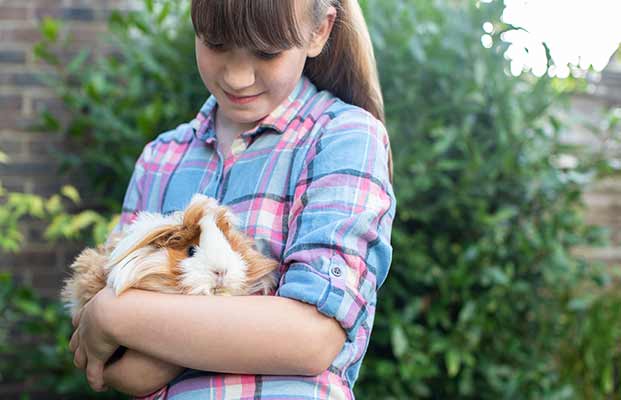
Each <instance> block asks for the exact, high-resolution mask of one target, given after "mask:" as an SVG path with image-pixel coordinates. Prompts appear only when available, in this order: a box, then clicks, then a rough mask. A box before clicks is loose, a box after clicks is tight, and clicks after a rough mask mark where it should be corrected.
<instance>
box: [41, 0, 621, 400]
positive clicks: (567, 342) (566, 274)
mask: <svg viewBox="0 0 621 400" xmlns="http://www.w3.org/2000/svg"><path fill="white" fill-rule="evenodd" d="M360 3H361V4H362V5H363V8H364V9H365V13H366V15H367V19H368V22H369V26H370V30H371V35H372V38H373V40H374V44H375V47H376V57H377V60H378V65H379V70H380V76H381V81H382V87H383V92H384V95H385V103H386V114H387V121H388V122H387V127H388V131H389V134H390V137H391V142H392V148H393V154H394V160H395V174H394V176H395V181H394V187H395V192H396V195H397V202H398V205H397V218H396V220H395V226H394V231H393V236H392V243H393V248H394V257H393V264H392V267H391V272H390V274H389V277H388V279H387V281H386V283H385V285H384V286H383V287H382V288H381V290H380V293H379V299H378V308H377V314H376V319H375V325H374V328H373V336H372V340H371V345H370V347H369V349H368V352H367V355H366V358H365V362H364V363H363V366H362V370H361V376H360V379H359V381H358V383H357V386H356V388H355V389H356V394H357V397H358V398H361V399H391V398H392V399H413V398H439V399H460V398H461V399H543V398H545V399H573V398H585V399H604V398H608V397H610V396H613V395H614V393H617V394H618V393H619V392H618V390H619V388H618V385H619V369H618V367H616V365H618V364H619V349H618V343H619V338H621V334H620V332H619V329H616V328H615V329H612V328H611V327H620V326H621V315H620V313H619V312H618V307H616V306H615V305H616V304H619V303H620V300H619V299H618V296H616V297H615V296H612V295H610V293H611V292H613V291H612V290H611V289H610V288H607V289H606V291H604V290H600V287H604V286H606V285H609V282H608V280H607V275H606V274H604V273H603V272H602V271H600V269H599V268H598V267H597V266H596V265H594V264H591V263H587V262H586V261H584V260H581V259H579V258H577V257H576V256H574V255H572V253H571V252H570V250H571V249H572V248H573V247H574V246H577V245H583V244H593V243H597V242H601V241H602V232H601V231H600V230H598V229H596V228H593V227H589V226H586V225H585V224H584V222H583V221H582V218H581V210H582V204H581V200H580V198H581V194H582V191H583V190H584V185H585V184H586V183H587V182H588V181H589V178H590V177H591V176H592V174H591V171H589V170H587V169H580V168H578V169H576V170H564V169H562V168H560V167H559V166H558V165H557V164H556V162H555V160H556V159H557V157H558V156H559V155H561V154H565V153H567V152H570V151H572V149H571V148H569V147H568V146H564V145H562V144H561V143H560V137H561V135H562V133H563V132H564V130H565V129H566V127H565V126H564V125H563V123H562V122H561V121H560V120H559V119H557V118H556V117H555V116H554V112H553V111H552V109H551V106H552V104H556V103H558V102H559V101H561V100H562V99H561V98H560V97H559V95H558V93H557V92H555V91H554V90H553V85H551V82H550V80H549V79H547V78H545V77H544V78H539V79H536V78H534V77H532V76H529V75H523V76H521V77H512V76H511V75H510V73H509V72H508V65H507V60H505V58H504V56H503V54H504V50H505V45H503V43H502V42H501V41H500V34H501V32H502V31H503V30H505V29H510V28H511V27H507V26H504V25H503V24H502V23H501V22H500V13H501V11H502V4H500V3H499V2H491V3H490V2H476V3H475V2H468V3H467V4H463V3H465V2H454V1H449V0H436V1H433V2H430V1H427V0H366V1H361V2H360ZM486 21H490V22H492V23H493V24H494V27H495V31H494V33H493V34H492V36H493V41H494V44H493V46H492V47H491V48H489V49H487V48H484V47H483V46H482V45H481V35H482V34H483V33H484V32H483V30H482V24H483V23H484V22H486ZM56 24H57V23H55V22H53V21H47V22H46V25H45V26H44V30H47V34H46V37H45V40H44V42H43V44H42V45H41V46H39V47H38V49H37V52H38V53H39V55H40V56H42V57H43V58H44V59H46V60H48V61H49V62H50V63H51V64H52V65H55V66H56V67H57V71H58V75H57V76H56V78H55V79H51V80H50V85H51V86H52V87H53V88H55V89H56V90H57V93H58V94H59V96H60V98H62V99H63V101H64V102H65V104H66V106H67V108H68V109H69V110H70V111H71V118H70V120H69V121H68V123H67V124H63V123H62V122H60V120H59V119H57V118H56V117H55V116H53V115H51V114H46V115H44V119H45V120H46V121H47V125H48V127H49V128H50V129H55V130H58V131H60V132H61V133H64V134H67V135H69V136H70V137H71V138H72V140H74V141H75V143H77V144H78V148H79V149H80V151H79V153H74V154H71V153H70V154H66V156H65V161H66V165H70V166H73V167H77V168H79V169H83V170H86V171H87V172H88V174H89V176H90V177H91V178H92V182H93V188H92V190H93V191H96V192H97V193H101V194H102V195H103V194H105V195H104V198H105V202H104V203H105V204H106V205H108V206H109V209H110V210H111V211H115V212H118V211H119V206H120V201H121V200H122V195H123V190H124V188H125V184H126V182H127V180H128V178H129V173H130V171H131V169H132V167H133V163H134V161H135V159H136V157H137V155H138V154H139V152H140V150H141V149H142V146H143V145H144V144H145V143H146V142H147V141H148V140H150V139H152V138H154V137H155V135H157V134H158V133H159V132H162V131H165V130H168V129H171V128H174V126H176V124H178V123H180V122H183V121H187V120H189V119H190V118H192V116H193V113H194V112H196V110H197V108H198V107H199V106H200V104H201V102H202V101H203V100H204V99H205V97H206V95H207V93H206V92H205V89H204V87H203V85H202V83H201V80H200V77H199V76H198V74H197V72H196V67H195V65H194V54H193V33H192V31H191V26H190V22H189V18H188V15H187V2H178V1H172V0H169V1H164V0H161V1H148V0H145V10H144V11H140V12H135V13H129V14H127V15H121V14H114V15H113V16H112V17H111V19H110V26H111V28H112V32H113V35H114V37H115V38H116V39H115V43H116V44H117V46H118V48H119V51H118V53H116V54H115V55H113V56H109V57H104V58H101V57H99V58H97V57H96V58H95V62H94V63H86V60H87V59H88V58H89V57H92V56H93V55H90V56H89V55H88V54H86V53H81V54H79V55H78V56H77V57H76V58H75V59H74V61H72V62H71V63H69V64H67V65H63V64H62V63H60V62H59V61H58V60H55V58H54V57H55V56H54V54H53V51H52V49H54V48H55V46H58V43H59V42H60V34H59V32H60V31H61V30H60V29H59V28H58V26H57V25H56ZM112 148H114V149H118V151H117V150H115V151H110V150H109V149H112ZM602 332H604V333H605V334H603V333H602ZM59 357H60V356H59ZM63 357H64V356H63ZM585 371H586V372H585ZM587 372H588V373H587ZM52 388H53V387H52Z"/></svg>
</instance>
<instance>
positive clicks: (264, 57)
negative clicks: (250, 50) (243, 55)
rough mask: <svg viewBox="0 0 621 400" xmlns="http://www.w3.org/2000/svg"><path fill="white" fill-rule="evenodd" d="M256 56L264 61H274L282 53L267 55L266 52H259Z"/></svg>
mask: <svg viewBox="0 0 621 400" xmlns="http://www.w3.org/2000/svg"><path fill="white" fill-rule="evenodd" d="M255 54H256V55H257V57H259V58H260V59H262V60H273V59H275V58H277V57H278V56H279V55H280V54H281V53H280V52H276V53H267V52H265V51H257V52H256V53H255Z"/></svg>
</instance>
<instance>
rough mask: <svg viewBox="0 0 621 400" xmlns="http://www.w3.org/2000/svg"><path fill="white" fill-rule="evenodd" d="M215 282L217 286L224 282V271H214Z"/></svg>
mask: <svg viewBox="0 0 621 400" xmlns="http://www.w3.org/2000/svg"><path fill="white" fill-rule="evenodd" d="M216 282H217V285H218V286H222V283H223V282H224V271H216Z"/></svg>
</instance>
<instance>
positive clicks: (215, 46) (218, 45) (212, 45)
mask: <svg viewBox="0 0 621 400" xmlns="http://www.w3.org/2000/svg"><path fill="white" fill-rule="evenodd" d="M203 44H204V45H205V46H206V47H208V48H209V49H211V50H214V51H223V50H224V45H223V44H222V43H210V42H206V41H203Z"/></svg>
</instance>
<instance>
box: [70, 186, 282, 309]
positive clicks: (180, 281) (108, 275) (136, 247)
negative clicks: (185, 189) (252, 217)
mask: <svg viewBox="0 0 621 400" xmlns="http://www.w3.org/2000/svg"><path fill="white" fill-rule="evenodd" d="M277 267H278V262H277V261H275V260H273V259H271V258H268V257H266V256H264V255H263V254H262V253H261V252H259V251H258V250H256V249H255V247H254V244H253V241H252V240H251V239H250V238H248V237H247V236H246V235H244V234H243V233H242V232H240V231H239V230H238V229H236V228H235V218H234V215H233V214H232V213H231V211H230V210H229V209H228V208H226V207H223V206H220V205H218V203H217V201H216V200H215V199H213V198H210V197H207V196H204V195H202V194H196V195H194V197H192V200H191V201H190V204H189V205H188V207H187V208H186V209H185V210H184V211H179V212H175V213H172V214H170V215H166V216H165V215H161V214H157V213H149V212H142V213H140V214H139V215H138V217H137V219H136V221H135V222H134V223H133V224H131V225H129V227H128V228H127V230H126V231H125V232H124V233H122V234H118V235H116V236H111V237H110V238H109V240H108V243H107V244H106V245H104V246H99V247H98V248H97V249H96V250H95V249H90V248H87V249H85V250H84V251H83V252H82V253H81V254H80V255H79V256H78V257H77V258H76V260H75V261H74V262H73V264H72V265H71V269H72V271H73V274H72V276H71V277H70V278H69V279H67V280H66V281H65V286H64V287H63V289H62V292H61V297H62V299H63V301H64V303H65V304H66V305H67V307H68V308H69V309H70V312H71V315H72V316H74V315H75V314H76V313H78V312H79V310H80V309H81V308H82V307H83V306H84V305H85V304H86V303H87V302H88V301H89V300H90V299H91V298H92V297H93V296H94V295H95V294H96V293H97V292H99V290H101V289H102V288H103V287H105V286H106V285H107V286H109V287H111V288H113V289H114V291H115V293H116V294H117V296H118V295H120V294H121V293H123V292H124V291H126V290H127V289H129V288H137V289H144V290H152V291H157V292H164V293H178V294H188V295H249V294H259V293H260V294H268V293H270V292H271V291H272V289H273V288H274V287H275V284H276V281H275V277H274V271H275V270H276V268H277Z"/></svg>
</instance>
